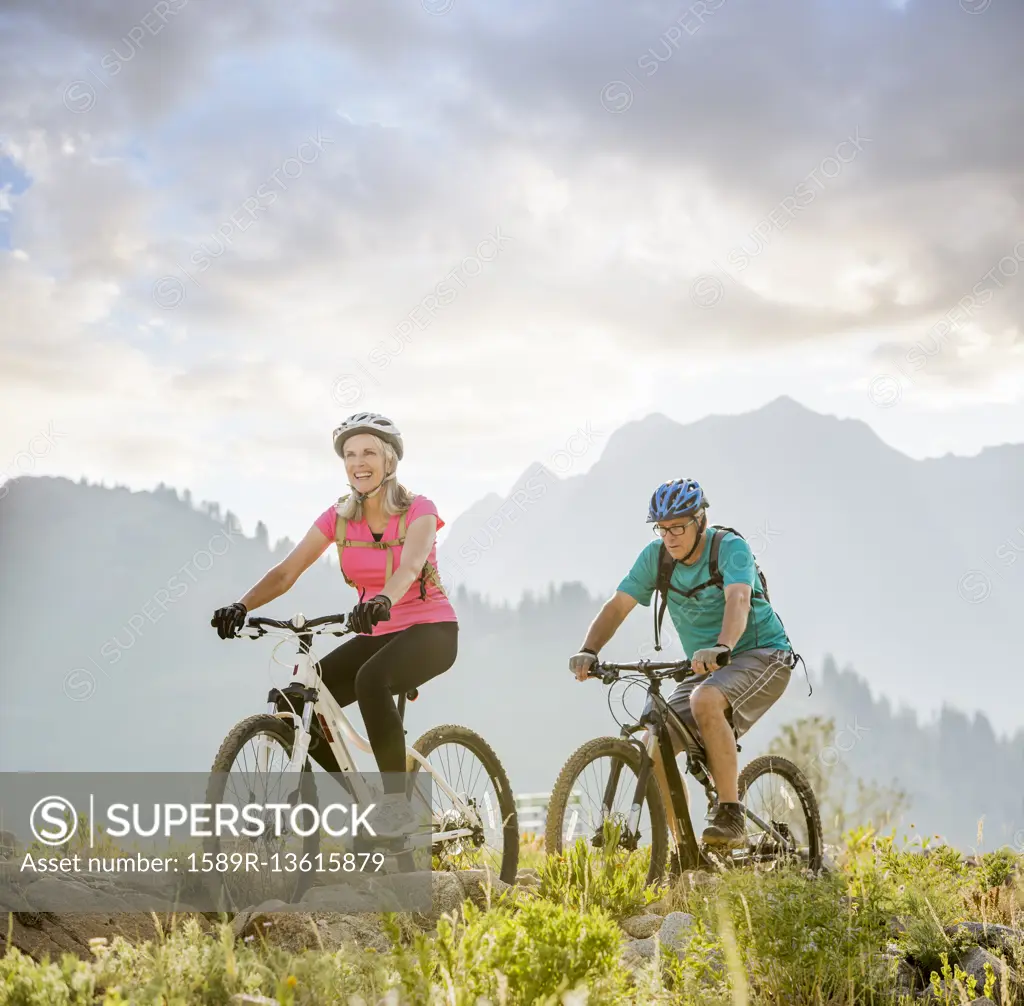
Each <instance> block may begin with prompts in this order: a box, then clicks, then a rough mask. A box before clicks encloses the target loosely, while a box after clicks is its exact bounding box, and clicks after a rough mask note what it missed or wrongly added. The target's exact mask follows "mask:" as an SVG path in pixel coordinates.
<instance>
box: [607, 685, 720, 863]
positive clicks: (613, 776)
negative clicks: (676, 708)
mask: <svg viewBox="0 0 1024 1006" xmlns="http://www.w3.org/2000/svg"><path fill="white" fill-rule="evenodd" d="M669 717H671V718H672V720H673V724H674V726H675V727H676V729H678V730H680V731H681V732H682V734H683V737H684V740H685V741H686V743H687V750H688V751H694V750H698V749H699V744H698V742H697V740H696V738H695V737H694V736H693V734H692V733H691V732H690V731H689V730H688V729H687V727H686V724H684V723H683V722H682V721H681V720H680V719H679V718H678V717H677V716H676V715H675V714H674V713H673V712H672V710H671V708H670V707H669V704H668V703H667V702H666V701H665V699H664V698H662V695H661V682H660V681H658V680H657V679H655V680H650V681H649V687H648V701H647V705H646V707H645V708H644V712H643V714H642V715H641V716H640V720H639V722H638V723H637V724H635V725H634V726H624V727H623V728H622V737H623V738H624V739H625V740H628V741H629V742H630V743H632V744H634V745H636V747H637V748H638V749H639V750H640V752H641V754H640V774H639V776H638V777H637V784H636V790H635V792H634V795H633V803H632V805H631V807H630V810H629V817H628V819H627V823H626V827H627V829H628V831H629V833H630V834H636V831H637V828H638V827H639V825H640V813H641V810H642V807H643V801H644V797H645V795H646V793H647V784H648V781H649V779H650V776H651V773H652V772H653V771H654V751H655V749H656V748H657V750H658V751H659V753H660V754H661V762H662V765H663V766H664V770H665V779H666V781H667V782H668V790H669V799H670V801H671V805H670V806H669V807H668V808H667V810H668V811H669V813H671V814H672V815H673V816H674V817H675V819H676V821H677V822H678V824H679V828H680V831H682V834H683V841H682V845H681V846H679V845H677V843H676V839H675V830H674V829H672V828H670V829H669V835H670V840H671V843H672V844H673V845H675V846H676V850H677V852H678V854H679V864H680V868H681V869H683V870H693V869H697V868H698V866H700V865H701V861H702V859H703V858H704V857H702V855H701V851H700V846H699V845H698V843H697V836H696V835H695V834H694V831H693V822H692V821H691V820H690V801H689V797H688V794H687V792H686V784H685V783H684V782H683V777H682V775H681V774H680V772H679V766H678V764H677V763H676V755H675V752H674V751H673V747H672V737H671V734H670V732H669ZM641 730H642V731H643V737H642V738H640V739H637V738H635V737H633V736H632V735H633V734H635V733H638V732H639V731H641ZM691 745H692V746H691ZM621 770H622V767H621V765H616V766H613V768H612V771H611V773H610V775H609V778H608V786H607V788H606V791H605V799H604V805H605V807H606V808H607V807H610V806H611V801H612V799H613V798H614V794H615V790H616V789H617V788H618V782H619V780H618V776H619V773H620V772H621ZM698 778H699V777H698ZM708 778H709V779H710V777H708ZM705 790H706V792H707V793H708V798H709V799H710V798H711V795H712V794H713V793H714V789H713V787H710V786H709V783H705Z"/></svg>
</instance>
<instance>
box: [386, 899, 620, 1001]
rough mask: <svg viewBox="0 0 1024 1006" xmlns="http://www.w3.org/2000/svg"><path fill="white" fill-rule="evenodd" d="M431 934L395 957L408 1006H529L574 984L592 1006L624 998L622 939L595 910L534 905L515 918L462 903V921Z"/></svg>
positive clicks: (552, 998)
mask: <svg viewBox="0 0 1024 1006" xmlns="http://www.w3.org/2000/svg"><path fill="white" fill-rule="evenodd" d="M437 931H438V935H437V939H436V940H435V941H431V940H430V939H428V938H427V937H425V936H417V937H416V938H415V940H414V941H413V946H412V948H411V949H409V950H398V951H396V954H395V957H394V960H395V965H396V969H397V972H398V975H399V977H400V979H401V982H402V985H403V989H404V991H405V994H406V995H407V996H408V997H409V998H408V1001H409V1002H410V1003H413V1004H415V1006H434V1004H439V1003H442V1002H443V1003H445V1004H448V1006H471V1004H475V1003H476V1001H477V999H478V997H480V996H483V997H485V998H486V999H488V1000H490V1001H491V1002H502V1003H507V1004H508V1006H517V1004H522V1006H532V1004H534V1003H537V1002H544V1001H548V1000H550V1001H553V1002H557V1001H558V997H559V996H560V995H561V994H562V993H564V992H566V991H568V990H571V989H575V988H577V987H579V986H581V985H582V986H585V988H586V990H587V1000H586V1001H587V1003H588V1006H599V1004H602V1003H615V1002H619V1001H621V997H622V995H623V994H624V992H625V987H626V977H627V976H626V972H625V971H624V970H623V968H622V966H621V964H620V963H619V949H620V947H621V941H622V935H621V932H620V931H619V928H618V926H616V925H615V923H614V922H613V921H612V920H611V919H610V918H609V917H608V915H607V914H606V913H605V912H604V911H602V910H601V909H600V908H596V907H592V908H590V909H588V910H586V911H584V912H580V911H577V910H575V909H573V908H569V907H566V906H564V905H556V904H553V903H551V902H550V901H543V900H539V899H538V900H534V901H528V902H526V903H525V904H524V905H523V906H522V907H521V908H520V909H519V910H518V911H515V912H510V911H508V910H507V909H505V908H492V909H490V910H489V911H486V912H484V911H481V910H480V909H478V908H476V907H475V906H474V905H473V904H472V903H471V902H466V903H465V904H464V905H463V919H462V921H461V922H459V921H455V920H452V919H450V918H448V917H443V918H442V919H441V921H440V922H439V923H438V927H437Z"/></svg>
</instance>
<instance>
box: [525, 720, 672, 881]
mask: <svg viewBox="0 0 1024 1006" xmlns="http://www.w3.org/2000/svg"><path fill="white" fill-rule="evenodd" d="M639 779H640V752H639V751H638V750H637V749H636V747H635V746H634V745H632V744H630V743H628V742H627V741H624V740H622V739H621V738H619V737H598V738H595V739H594V740H592V741H587V743H586V744H584V745H583V746H582V747H581V748H579V749H578V750H577V751H576V752H575V754H573V755H572V756H571V757H570V758H569V760H568V761H567V762H566V763H565V766H564V767H563V768H562V771H561V772H560V773H559V775H558V781H557V782H556V783H555V788H554V790H553V791H552V793H551V802H550V803H549V804H548V815H547V821H546V823H545V826H544V845H545V849H546V851H547V853H548V855H549V856H551V855H558V854H559V853H561V852H563V851H565V850H567V849H571V848H572V846H573V845H574V844H575V842H576V841H577V840H578V839H581V838H582V839H584V840H585V841H588V842H590V843H591V845H593V846H595V847H599V846H600V845H601V843H602V842H603V838H604V834H605V829H604V825H605V823H609V824H611V825H612V826H613V827H617V828H618V830H619V847H620V848H623V849H627V850H629V851H638V852H640V853H641V854H643V855H647V854H648V853H649V855H650V864H649V866H648V870H647V883H648V885H650V884H654V883H656V882H657V881H658V880H660V879H661V875H662V874H663V873H664V871H665V861H666V859H667V857H668V822H667V819H666V817H665V805H664V803H663V801H662V799H661V791H660V790H659V789H658V783H657V781H656V779H655V777H654V772H653V771H652V772H651V773H650V774H649V775H648V777H647V785H646V787H645V791H644V797H643V800H642V802H641V805H640V816H639V818H638V820H637V821H636V823H635V825H634V826H633V827H630V824H629V820H630V814H631V811H632V807H633V798H634V796H635V795H636V789H637V784H638V782H639Z"/></svg>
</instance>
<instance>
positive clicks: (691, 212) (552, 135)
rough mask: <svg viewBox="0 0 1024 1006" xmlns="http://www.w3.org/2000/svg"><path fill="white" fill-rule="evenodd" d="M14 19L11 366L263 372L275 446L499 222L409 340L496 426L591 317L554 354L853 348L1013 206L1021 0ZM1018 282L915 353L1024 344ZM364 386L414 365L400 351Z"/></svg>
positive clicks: (960, 272)
mask: <svg viewBox="0 0 1024 1006" xmlns="http://www.w3.org/2000/svg"><path fill="white" fill-rule="evenodd" d="M158 8H159V10H158ZM0 29H2V30H0V134H2V135H3V136H4V146H3V153H4V154H5V156H7V157H10V158H12V159H13V161H14V162H15V164H16V165H17V167H18V170H19V171H20V172H23V173H24V174H25V175H26V176H27V177H28V178H29V179H30V184H29V185H28V186H27V187H26V188H24V189H23V190H21V191H18V192H16V193H14V192H7V193H6V194H5V197H4V205H5V207H9V217H10V219H9V222H8V226H9V228H10V234H11V238H10V240H11V243H12V245H13V247H14V249H16V250H17V255H15V254H14V253H12V252H4V251H2V250H0V278H2V280H3V282H4V285H5V289H9V290H11V291H12V293H11V296H9V297H8V296H5V311H4V315H3V318H2V319H0V368H2V372H3V375H4V376H3V378H0V380H3V381H4V382H5V385H6V386H7V387H9V388H16V389H19V394H22V395H24V394H27V393H28V392H29V391H30V390H32V391H34V392H35V393H36V394H38V395H39V396H42V398H45V397H46V396H57V395H59V394H61V393H64V392H65V391H66V389H68V388H69V387H74V388H76V391H75V394H76V395H77V396H80V398H81V400H82V401H85V400H86V397H87V396H88V395H92V400H93V402H94V406H95V407H96V408H98V409H102V408H111V407H112V403H113V402H122V403H127V402H135V401H138V400H142V401H144V402H146V403H147V407H148V408H149V409H151V410H152V413H153V417H154V419H153V421H154V422H156V418H155V417H156V416H157V415H158V414H160V412H161V410H164V414H165V416H168V417H169V416H177V415H180V414H181V413H182V412H186V413H187V414H188V416H189V426H188V429H189V430H194V431H197V432H196V433H195V434H193V433H192V432H189V433H187V434H186V433H185V432H181V433H180V434H179V433H174V434H172V436H173V437H179V436H180V437H188V436H192V435H198V436H201V435H202V434H201V431H202V430H204V429H212V428H214V427H216V425H217V424H219V423H223V422H224V421H225V417H226V416H228V415H229V414H230V412H231V410H235V411H236V412H237V411H238V410H242V411H243V412H247V413H250V414H251V413H257V412H258V411H259V410H260V409H261V408H262V409H266V408H267V407H268V404H270V405H272V406H273V408H274V409H275V410H278V409H279V410H281V412H282V414H284V415H286V416H287V422H288V423H289V424H294V425H289V428H288V430H287V431H285V432H283V433H281V434H280V436H281V437H282V438H283V439H282V440H281V444H280V450H281V451H284V450H285V443H286V442H289V443H290V442H291V441H289V438H290V437H292V436H301V435H302V434H301V431H302V430H304V429H306V428H313V427H314V426H315V425H316V424H318V423H320V422H321V421H322V420H323V417H324V416H326V415H327V414H333V413H334V412H336V411H337V409H338V407H339V406H340V405H341V404H343V403H339V402H337V401H335V400H334V399H332V382H333V381H334V380H335V378H336V377H337V375H338V374H339V373H341V372H343V371H344V368H345V367H346V366H348V365H349V364H348V363H347V362H346V361H352V360H357V361H364V360H366V359H367V356H368V354H369V353H370V352H371V351H373V349H374V347H375V346H377V345H378V344H380V342H381V341H382V340H386V339H389V338H392V337H393V336H394V333H395V332H396V330H400V326H402V325H404V324H407V319H408V317H409V315H410V312H412V311H413V310H414V309H416V307H417V305H420V304H422V303H423V300H424V298H425V297H428V296H430V294H431V291H434V290H436V288H437V285H438V284H440V283H442V282H443V281H444V279H445V277H446V276H448V275H450V274H451V272H452V271H453V270H457V269H458V268H459V267H460V263H462V262H464V261H466V260H467V258H471V257H472V256H473V254H474V249H475V248H477V247H478V245H479V242H480V241H481V240H482V239H483V238H485V237H486V235H488V234H489V233H492V232H493V231H494V229H495V228H502V229H503V230H504V232H505V233H507V234H508V235H509V236H510V239H511V240H510V241H509V244H508V246H507V248H505V249H503V250H502V252H501V255H500V256H499V257H498V258H497V259H496V260H495V261H494V262H493V263H490V264H488V265H487V266H485V267H484V268H482V269H481V270H480V272H479V274H478V275H477V276H475V277H474V278H473V279H472V280H471V281H467V282H466V283H465V285H464V287H462V288H460V289H459V291H458V296H457V297H456V298H455V300H454V301H453V302H451V303H450V304H447V305H446V306H444V307H443V308H441V309H439V310H438V311H437V312H436V314H435V316H434V317H433V319H432V321H431V324H430V325H429V328H427V329H425V330H422V331H417V333H416V339H417V340H418V341H417V345H418V346H420V347H421V348H420V349H417V350H415V351H414V350H412V349H410V356H409V357H408V359H410V360H413V359H420V357H419V356H417V355H416V354H417V353H419V354H424V355H423V366H424V368H426V369H425V370H424V372H427V371H429V372H430V373H431V374H435V373H436V375H437V376H436V378H435V379H434V380H435V383H437V382H443V381H444V380H445V377H444V375H445V369H444V368H445V365H446V364H445V361H451V365H450V366H449V369H448V371H447V373H448V375H449V379H450V382H452V383H454V382H456V381H457V382H458V392H457V393H455V392H450V393H448V394H442V395H440V396H437V395H435V396H434V401H435V403H436V407H437V408H438V409H439V410H440V412H439V414H440V415H441V416H442V417H444V416H445V415H447V410H449V409H452V408H455V407H456V403H457V407H458V408H459V409H460V410H466V411H468V412H470V413H472V414H476V415H480V416H482V417H483V419H482V420H481V421H482V422H483V423H484V424H491V425H492V426H493V427H494V428H499V427H500V426H501V424H502V423H503V421H505V422H507V417H511V416H516V415H518V414H520V413H521V412H522V406H523V404H524V403H525V402H526V401H527V400H528V398H529V396H530V381H529V374H530V373H531V367H532V368H533V372H536V370H537V368H539V367H541V366H543V363H544V360H545V359H546V358H547V359H550V358H551V354H552V352H553V349H552V347H553V346H555V344H560V345H565V346H570V345H571V346H573V347H576V346H582V347H583V348H581V349H574V350H573V352H568V351H566V352H565V353H558V354H556V356H557V360H558V364H557V365H558V367H559V368H561V369H560V370H558V373H560V374H563V375H564V374H569V373H572V372H573V360H574V359H576V360H578V359H579V358H580V356H581V355H585V354H586V353H587V352H588V349H587V347H593V346H600V347H601V352H602V353H604V354H606V359H607V360H608V361H609V362H608V364H607V366H608V369H609V370H612V371H613V370H615V369H616V368H619V369H620V370H622V371H626V370H628V371H629V372H630V378H629V380H630V381H635V377H634V376H633V369H634V368H635V369H637V370H639V369H641V368H642V367H644V366H648V367H649V366H651V365H652V364H654V365H662V364H663V363H665V362H666V361H672V360H674V359H678V360H685V359H691V360H698V359H712V358H714V359H720V358H722V357H723V356H728V355H729V354H745V353H750V352H751V351H761V350H765V349H769V348H771V347H773V346H775V347H783V346H786V345H798V344H807V345H814V346H821V345H828V344H829V341H830V340H831V342H832V343H833V344H835V345H838V344H839V342H840V341H843V342H844V344H846V343H848V341H849V340H850V339H860V340H862V341H863V344H864V346H865V347H866V349H865V355H866V362H865V368H866V372H867V369H868V368H870V367H872V366H876V367H877V366H880V365H881V364H880V361H881V360H882V359H885V360H888V359H889V357H890V356H891V355H892V353H899V354H903V355H905V354H906V353H908V352H910V351H911V349H912V348H913V346H914V344H915V342H916V341H917V340H920V339H922V338H924V336H925V335H926V333H927V332H928V331H929V330H930V328H931V327H932V326H933V325H934V324H935V323H936V322H937V320H938V319H941V318H942V317H943V316H944V315H945V313H947V312H948V311H949V310H950V309H951V308H952V307H953V306H954V305H955V304H957V302H958V301H959V300H960V299H961V298H962V297H963V296H965V295H966V294H968V293H970V292H971V291H972V290H973V289H974V288H975V286H976V285H977V284H978V282H979V279H980V277H982V276H983V275H984V274H985V273H986V272H987V271H989V270H991V269H992V268H993V267H997V265H998V263H999V262H1000V261H1001V260H1002V258H1003V257H1005V256H1006V255H1007V254H1011V255H1012V254H1013V249H1014V248H1015V247H1017V245H1018V242H1020V240H1021V239H1022V238H1024V212H1022V210H1021V206H1022V205H1024V203H1022V199H1021V197H1022V195H1024V193H1022V183H1021V181H1020V175H1019V164H1020V163H1021V161H1022V156H1024V133H1022V132H1021V130H1020V129H1019V128H1017V125H1018V124H1019V110H1020V104H1021V100H1022V96H1024V67H1022V65H1021V61H1020V60H1019V41H1018V40H1019V38H1020V37H1021V33H1022V31H1024V8H1021V7H1020V5H1014V4H1000V5H993V6H991V7H989V8H987V9H986V10H984V11H983V12H982V13H979V14H976V15H972V14H970V13H968V12H966V11H965V10H963V9H962V7H961V6H960V5H957V4H948V5H938V4H927V3H924V2H923V0H911V2H910V3H907V4H905V5H904V6H902V8H896V7H893V6H892V5H891V4H888V3H880V2H868V3H865V4H857V5H852V6H851V5H845V6H842V5H837V4H832V3H824V2H821V0H795V2H794V3H791V4H787V5H785V6H784V7H782V8H777V7H775V6H774V5H765V4H758V3H756V2H754V0H703V2H698V3H694V4H692V5H691V6H689V7H685V6H684V7H680V6H678V5H675V4H669V3H665V2H643V3H637V4H634V5H629V6H623V5H621V4H615V3H611V2H609V0H602V2H599V3H596V4H590V5H586V6H581V5H576V4H561V5H558V4H555V5H552V4H541V3H539V2H527V3H524V4H519V5H516V6H515V8H514V9H491V8H480V7H476V6H472V5H466V4H458V3H456V4H455V5H454V7H453V8H452V9H451V10H450V11H448V12H447V13H446V14H445V15H444V16H443V17H437V16H432V15H431V14H430V12H428V11H427V10H425V9H424V8H423V7H422V5H417V4H413V5H412V6H411V7H410V5H408V4H400V3H398V2H397V0H387V2H381V3H377V4H374V5H366V4H358V3H354V2H348V3H341V4H331V5H323V4H317V3H312V2H310V3H306V4H304V3H299V4H296V5H293V6H291V7H288V8H283V7H281V6H280V5H278V4H272V3H270V2H269V0H260V2H244V3H243V2H241V0H236V2H228V3H218V4H216V5H213V4H208V3H206V2H205V0H188V2H185V0H167V3H166V4H164V5H162V6H161V4H159V3H157V4H147V3H137V2H133V3H131V4H129V5H128V6H125V5H124V4H119V3H114V2H112V0H111V2H99V0H91V2H86V3H81V4H76V5H73V7H72V8H68V9H65V6H64V5H63V4H59V3H57V2H55V0H54V2H49V3H29V2H28V0H14V2H10V3H8V4H7V5H6V7H5V9H4V12H3V14H0ZM620 84H621V85H623V87H625V88H626V90H623V87H619V86H618V85H620ZM72 85H78V86H77V87H72ZM609 85H615V87H614V88H612V89H611V90H609V89H608V88H609ZM69 88H71V90H69ZM90 96H91V97H90ZM627 98H628V102H627V100H626V99H627ZM90 102H91V104H90ZM87 105H88V107H85V106H87ZM623 106H625V107H623ZM318 135H319V136H322V137H326V138H328V139H329V142H326V143H324V144H323V145H322V146H321V147H320V148H319V152H318V153H317V155H316V156H315V157H311V159H310V160H308V161H301V168H300V169H299V170H297V171H296V172H295V173H289V172H290V171H291V170H292V168H287V167H286V166H287V165H289V164H292V165H293V166H294V165H295V164H299V163H300V162H299V160H297V158H299V154H298V151H299V150H300V148H301V145H302V144H304V143H305V144H308V143H309V142H310V138H311V137H314V136H318ZM858 143H859V146H858ZM306 150H307V155H308V154H309V152H310V148H309V147H308V146H307V148H306ZM275 176H276V178H277V180H276V182H275V181H272V179H274V178H275ZM801 186H803V187H804V188H803V189H801V188H800V187H801ZM261 190H262V192H263V193H264V194H262V195H261V194H260V193H261ZM271 192H272V193H274V195H275V198H274V200H273V202H271V201H270V199H269V193H271ZM254 200H255V205H254V204H253V201H254ZM214 251H216V254H214ZM197 261H198V264H197ZM203 263H205V265H203ZM1022 307H1024V283H1022V282H1021V281H1020V280H1019V279H1017V278H1015V277H1009V276H1008V277H1006V282H1005V284H1004V285H1003V286H1002V287H1000V288H998V289H993V291H992V296H991V298H989V299H988V300H987V301H986V303H985V304H984V305H982V304H978V305H977V306H976V308H975V309H974V310H973V311H972V314H971V318H970V322H971V326H972V328H971V330H970V331H971V332H972V333H974V334H973V335H971V338H973V339H974V340H975V341H974V343H972V346H974V348H973V349H972V350H971V351H970V352H966V353H965V352H961V351H959V350H956V351H954V350H952V349H951V350H950V351H949V352H948V353H947V352H944V353H943V354H942V355H941V359H938V358H936V359H935V360H934V361H932V363H931V364H930V365H929V367H928V368H927V375H926V376H927V379H928V380H930V381H932V382H935V386H936V387H940V388H952V387H956V386H957V385H958V383H962V384H963V385H964V386H969V387H971V388H983V387H985V386H986V382H989V383H993V382H995V381H996V380H997V378H998V376H999V375H1000V374H1005V372H1006V368H1016V367H1017V366H1019V353H1018V351H1017V346H1018V343H1019V331H1020V330H1019V325H1020V317H1021V308H1022ZM966 334H967V333H966V332H965V333H961V336H962V337H966ZM961 336H958V337H961ZM950 345H951V346H952V345H953V340H952V339H951V340H950ZM510 346H514V347H516V348H515V349H510V348H509V347H510ZM469 347H472V359H473V361H474V363H473V366H474V367H475V368H476V371H475V372H476V374H477V375H478V376H477V378H476V379H474V377H473V374H472V373H468V372H467V371H466V368H464V367H459V366H455V364H457V363H458V361H459V360H460V359H461V358H462V355H463V354H466V353H467V352H468V349H469ZM979 347H980V348H979ZM873 348H874V349H875V355H874V358H872V357H871V356H870V355H869V354H870V351H871V350H872V349H873ZM510 354H516V366H515V367H511V368H510V365H509V362H508V361H509V360H510V358H511V356H510ZM624 361H628V365H627V364H626V363H624ZM436 362H439V363H440V370H436V369H435V363H436ZM506 369H510V370H511V371H512V372H513V373H514V374H515V379H514V380H510V381H508V382H506V383H505V385H504V386H503V387H502V388H501V394H499V395H495V394H494V393H493V392H492V391H490V390H488V389H489V386H490V381H489V380H488V379H481V377H480V376H479V375H484V377H485V378H489V377H491V376H493V375H495V374H499V375H500V374H501V373H503V372H504V371H505V370H506ZM285 375H286V376H285ZM454 375H458V376H457V377H456V376H454ZM523 375H525V376H523ZM392 380H394V382H395V383H394V384H390V385H389V384H388V382H390V381H392ZM549 384H550V385H551V386H550V387H549V388H548V391H547V393H549V394H553V395H555V396H558V395H559V391H560V388H561V389H562V392H561V393H562V395H563V396H564V387H565V382H564V379H563V381H562V382H561V385H559V381H557V380H555V381H553V382H549ZM993 386H995V385H994V384H993ZM430 390H431V392H434V390H435V388H434V387H433V386H432V387H431V389H430ZM374 393H375V394H376V393H379V395H380V397H381V398H382V399H384V400H391V401H394V402H396V403H397V404H398V405H399V406H401V405H402V404H404V403H407V402H408V403H412V402H419V401H421V400H423V399H424V397H429V396H424V393H423V389H422V387H421V386H420V385H418V384H417V381H416V374H415V373H412V372H410V370H409V369H408V368H403V367H402V366H401V365H399V364H397V363H396V365H395V366H394V367H392V368H390V369H389V370H388V372H387V377H386V380H382V382H381V386H380V387H379V388H377V389H374ZM438 398H440V401H438ZM76 400H78V399H76ZM565 415H566V416H567V417H570V418H571V416H570V411H567V412H566V413H565ZM268 425H269V424H268ZM269 435H270V434H269V433H268V436H269ZM181 442H182V444H186V440H182V441H181ZM275 442H276V441H275ZM168 449H170V448H168ZM174 449H175V450H177V449H178V448H174ZM182 449H184V448H182ZM133 450H134V449H133ZM202 453H203V452H202V451H200V452H199V454H200V455H202Z"/></svg>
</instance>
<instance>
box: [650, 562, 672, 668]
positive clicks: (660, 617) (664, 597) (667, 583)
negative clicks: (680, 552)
mask: <svg viewBox="0 0 1024 1006" xmlns="http://www.w3.org/2000/svg"><path fill="white" fill-rule="evenodd" d="M675 568H676V560H675V559H673V558H672V556H671V555H669V551H668V549H667V548H665V543H664V542H662V543H661V548H659V549H658V572H657V575H656V576H655V581H654V649H655V651H657V652H660V651H661V623H662V622H663V621H664V620H665V608H666V607H668V591H669V587H671V586H672V570H674V569H675ZM673 589H675V588H673ZM659 602H660V603H659Z"/></svg>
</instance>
